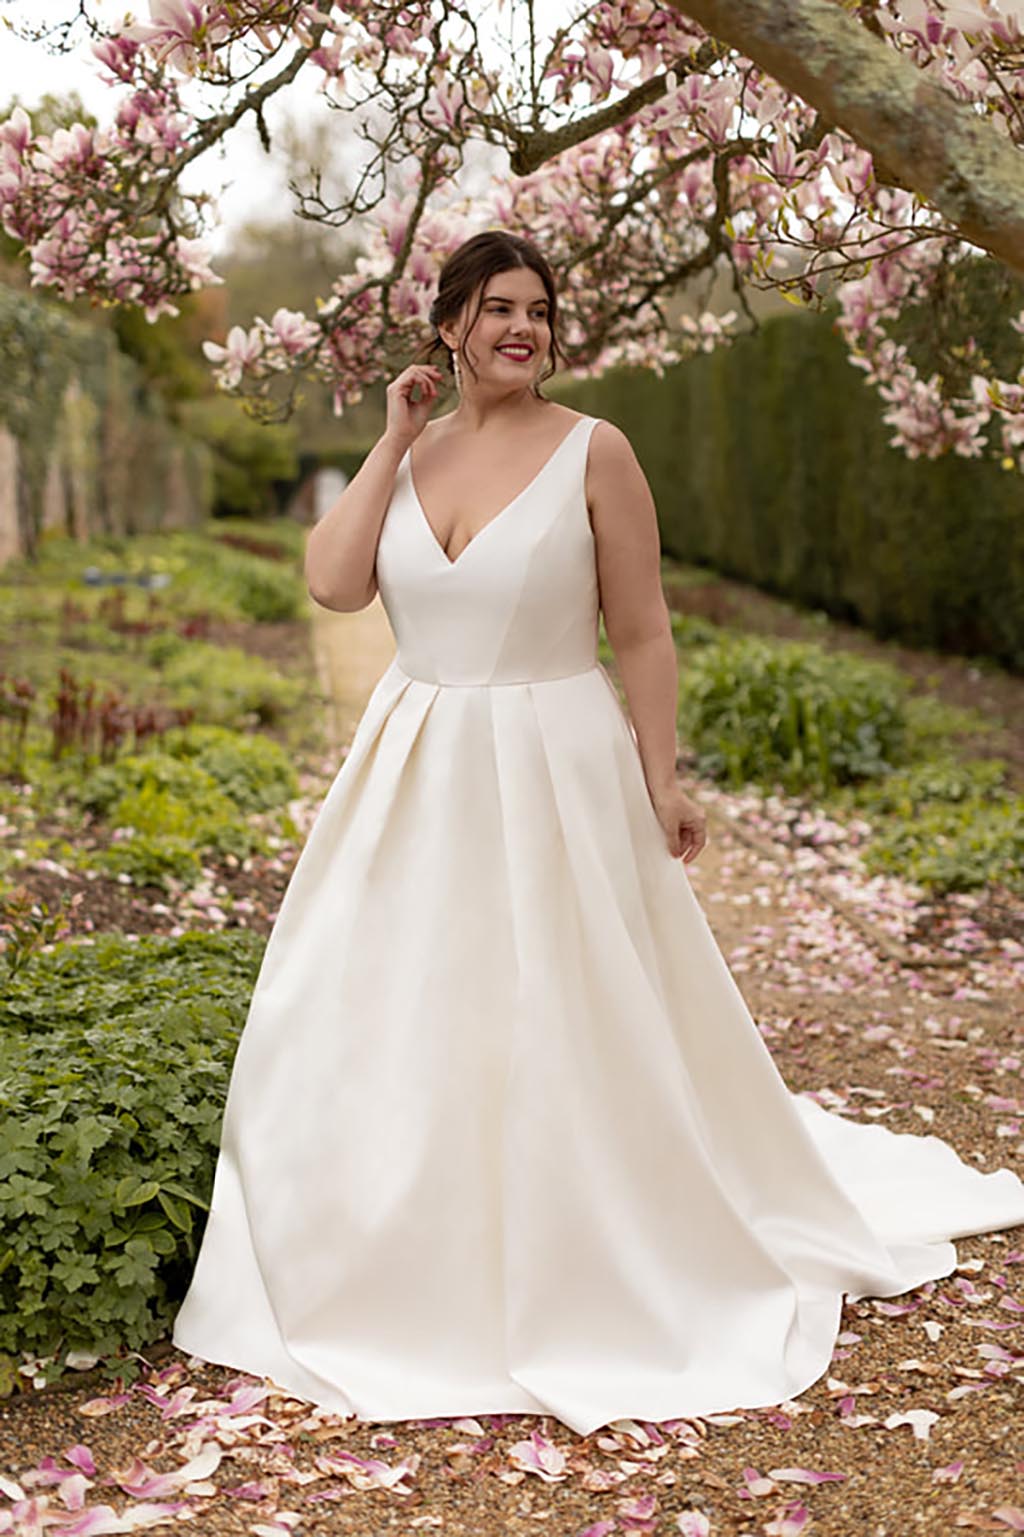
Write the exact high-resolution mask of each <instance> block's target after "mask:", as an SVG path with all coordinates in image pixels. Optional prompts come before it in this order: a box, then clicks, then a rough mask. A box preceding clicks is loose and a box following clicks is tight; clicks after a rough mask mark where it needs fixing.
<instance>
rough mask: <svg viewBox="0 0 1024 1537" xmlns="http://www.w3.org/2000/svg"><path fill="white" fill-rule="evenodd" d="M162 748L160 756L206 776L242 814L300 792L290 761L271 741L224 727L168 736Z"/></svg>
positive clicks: (193, 729)
mask: <svg viewBox="0 0 1024 1537" xmlns="http://www.w3.org/2000/svg"><path fill="white" fill-rule="evenodd" d="M162 745H163V750H164V752H166V753H169V754H171V755H172V756H174V757H176V758H180V759H183V760H185V761H186V762H190V763H192V764H193V765H194V766H195V767H196V768H199V769H202V770H203V771H204V772H205V773H207V774H209V775H210V777H211V778H212V779H214V780H215V781H216V783H217V784H218V786H219V787H220V789H221V790H222V791H223V792H224V794H225V795H227V796H228V797H229V798H230V799H231V800H232V801H234V803H235V805H236V806H237V807H238V808H239V810H240V811H269V810H271V809H272V808H273V807H275V806H283V805H285V804H286V803H287V802H288V801H290V800H294V798H295V797H296V796H297V795H298V793H299V781H298V775H297V774H296V772H295V768H294V766H293V764H292V761H291V759H290V758H289V756H288V754H287V753H286V752H285V751H284V748H283V747H281V746H279V745H278V743H277V742H275V741H273V740H272V739H271V738H270V737H266V736H260V735H258V734H257V733H255V732H252V733H246V734H244V735H243V734H242V733H241V732H239V731H230V730H228V729H227V728H226V727H223V726H185V727H182V728H181V729H180V730H175V731H169V732H168V733H167V734H166V736H165V737H164V738H163V744H162Z"/></svg>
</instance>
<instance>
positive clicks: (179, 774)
mask: <svg viewBox="0 0 1024 1537" xmlns="http://www.w3.org/2000/svg"><path fill="white" fill-rule="evenodd" d="M143 789H156V790H162V791H164V792H165V793H167V794H169V795H172V796H174V797H175V798H176V799H178V800H181V801H190V802H192V804H193V805H201V804H202V802H203V801H204V800H205V798H206V797H207V796H208V795H211V794H217V793H219V792H218V786H217V784H216V782H215V780H214V779H213V778H212V776H211V775H210V774H208V773H206V772H205V771H204V770H203V769H202V768H200V767H199V766H197V765H196V764H194V763H190V762H182V760H181V759H180V758H176V757H172V755H171V754H170V753H166V752H146V753H128V754H126V755H125V757H123V758H118V759H117V760H116V761H115V762H113V763H106V764H103V765H102V767H100V768H96V769H93V771H92V773H91V774H89V776H88V777H87V778H86V779H85V780H83V781H82V784H81V785H80V787H79V788H78V790H77V792H76V795H77V799H78V801H79V803H80V804H81V805H82V806H84V807H85V808H86V810H88V811H94V812H96V813H97V815H98V816H102V817H107V818H109V817H110V813H111V811H112V808H113V807H114V806H115V805H116V804H117V802H118V801H119V800H121V799H123V797H124V796H125V795H128V794H131V793H133V792H137V791H139V790H143Z"/></svg>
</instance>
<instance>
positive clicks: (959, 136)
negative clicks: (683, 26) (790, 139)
mask: <svg viewBox="0 0 1024 1537" xmlns="http://www.w3.org/2000/svg"><path fill="white" fill-rule="evenodd" d="M667 3H668V4H669V5H671V7H672V8H673V9H674V10H677V11H679V13H680V14H681V15H684V16H688V17H690V18H691V20H693V21H696V22H698V23H699V24H700V25H701V26H702V27H703V28H704V29H705V30H706V31H707V32H709V33H711V35H712V36H713V37H717V38H718V39H719V40H720V41H721V42H723V43H728V44H729V46H730V47H732V48H735V49H736V50H737V51H738V52H739V53H742V54H744V55H745V56H746V57H747V58H748V59H751V60H752V61H753V62H754V63H755V64H757V65H758V66H759V67H760V68H761V69H763V70H764V71H765V73H766V74H768V75H771V76H772V78H773V79H775V80H777V81H778V82H779V84H780V85H782V86H784V87H785V88H786V89H787V90H789V91H792V92H793V93H794V94H795V95H796V96H799V97H800V98H801V99H802V100H803V101H805V102H806V103H807V104H808V106H812V107H816V108H817V109H818V111H819V112H820V113H822V115H823V116H824V117H825V119H826V120H827V121H828V122H829V123H832V124H835V126H836V127H837V128H842V129H843V130H844V131H845V132H846V133H847V134H849V136H850V137H851V138H852V139H854V140H855V141H856V142H857V143H858V144H860V145H861V146H862V147H863V148H864V149H866V150H867V151H868V152H869V153H870V154H871V156H872V158H873V159H874V160H875V161H877V162H878V165H879V167H880V168H881V167H883V166H884V167H885V168H886V169H887V170H888V171H891V172H892V173H893V175H894V176H895V178H896V179H897V180H898V181H899V182H900V183H901V184H903V185H905V186H907V187H910V188H912V189H913V191H914V192H916V193H917V194H918V195H919V196H920V197H922V198H925V199H926V200H927V201H928V202H929V203H931V204H933V206H934V207H935V208H936V209H938V211H939V212H940V213H941V214H942V215H943V216H944V217H945V218H946V219H947V220H948V221H949V222H950V223H951V224H955V225H956V227H957V229H959V230H960V232H961V234H962V235H963V236H964V239H965V240H968V241H970V242H971V243H972V244H974V245H977V246H981V247H982V248H983V249H984V250H986V251H989V252H990V253H991V254H992V255H993V256H995V257H997V258H998V259H999V260H1000V261H1002V262H1005V264H1006V265H1007V266H1008V267H1012V268H1014V269H1015V270H1016V271H1018V272H1024V155H1022V152H1021V151H1020V150H1019V149H1018V148H1017V147H1016V146H1015V145H1014V144H1013V143H1012V142H1011V141H1010V140H1009V139H1007V138H1005V137H1004V136H1003V135H1002V134H1001V133H1000V132H999V131H998V130H997V129H996V128H994V127H993V126H992V125H991V124H990V123H988V122H986V121H985V119H983V118H980V117H979V116H978V115H977V113H976V112H975V111H974V109H973V108H972V106H971V104H970V103H969V102H961V101H957V100H956V99H955V97H953V96H952V95H951V94H950V93H949V91H948V90H946V89H945V87H943V86H941V85H938V84H936V83H935V82H934V81H933V80H930V79H928V77H927V76H925V75H923V74H922V73H921V71H920V70H919V69H918V68H917V66H916V65H914V64H912V63H911V62H910V61H909V59H906V58H901V57H900V55H899V54H897V53H896V52H894V50H893V49H892V48H891V47H889V46H888V44H887V43H884V42H883V41H882V40H881V38H878V37H876V36H875V35H874V34H873V33H871V32H870V31H868V30H867V28H866V27H864V26H863V25H862V24H861V23H860V22H858V21H855V20H854V18H853V17H852V16H850V15H848V14H847V13H846V12H845V11H843V10H841V9H840V7H839V5H837V4H836V3H835V0H682V3H680V4H677V3H676V0H667Z"/></svg>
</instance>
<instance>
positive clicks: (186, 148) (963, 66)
mask: <svg viewBox="0 0 1024 1537" xmlns="http://www.w3.org/2000/svg"><path fill="white" fill-rule="evenodd" d="M1022 26H1024V0H998V3H997V0H862V3H859V0H681V4H680V5H679V6H677V5H675V4H662V5H657V4H654V3H653V0H619V3H611V0H597V3H590V4H587V3H579V4H576V5H575V6H573V5H570V4H566V5H565V6H564V7H563V6H562V5H560V4H559V3H558V0H540V3H534V0H499V3H498V5H497V7H496V8H495V7H494V6H491V7H485V6H482V5H473V4H470V3H468V0H401V3H398V0H391V3H388V0H348V3H345V4H344V5H333V4H331V3H330V0H321V3H320V4H318V5H312V4H304V3H302V4H299V3H283V0H277V3H275V0H149V19H148V20H144V21H143V20H138V19H135V18H132V17H130V16H129V17H127V18H126V19H125V20H124V22H123V23H122V24H121V25H119V26H118V27H116V28H114V29H111V28H110V27H109V26H108V27H105V28H104V27H101V26H100V24H99V22H98V21H97V19H96V18H95V16H93V15H91V14H90V7H89V0H79V13H78V15H77V16H76V17H75V18H73V19H69V21H68V22H67V24H66V26H65V31H64V34H63V37H62V39H61V41H62V45H63V46H65V47H70V46H73V45H77V43H78V41H79V38H80V35H81V31H82V29H85V30H86V32H87V34H88V35H89V37H90V38H91V46H92V53H93V54H94V56H95V59H96V64H97V68H98V69H99V70H100V71H102V74H103V78H104V79H105V80H106V81H107V82H108V83H109V85H110V87H111V88H112V109H111V121H110V123H109V126H101V127H98V128H95V129H91V128H87V127H86V126H84V125H75V126H72V127H70V128H67V129H60V130H58V131H57V132H55V133H53V134H51V135H45V134H40V135H38V136H34V135H33V132H32V127H31V123H30V120H29V118H28V116H27V114H26V113H25V112H24V111H23V110H22V109H21V108H17V109H15V111H14V112H13V113H12V114H11V116H10V117H9V118H8V119H7V120H6V121H5V122H4V123H3V124H0V215H2V219H3V226H4V228H5V230H6V231H7V232H8V234H10V235H11V236H13V237H14V238H15V239H16V240H17V241H18V242H19V243H20V244H21V245H22V246H23V248H24V250H25V252H26V253H27V256H28V259H29V262H30V266H31V274H32V281H33V283H35V284H37V285H39V286H42V287H50V288H54V289H56V290H57V291H58V292H59V293H60V294H61V295H62V296H63V297H64V298H72V297H74V296H77V295H91V296H93V298H94V300H95V302H97V303H122V304H125V303H126V304H132V305H138V306H141V307H143V308H144V311H145V314H146V316H147V317H148V318H149V319H151V320H152V319H155V318H156V317H158V316H159V315H161V314H165V313H166V314H176V313H177V307H176V305H175V302H174V301H175V298H176V297H179V296H181V295H183V294H185V293H187V292H188V291H189V290H191V289H195V288H200V287H204V286H207V285H210V284H213V283H217V282H219V281H221V280H220V279H219V278H218V277H217V275H216V274H215V273H214V271H213V270H212V269H211V266H210V256H209V248H208V245H207V243H206V241H205V239H204V235H205V234H206V233H207V232H208V219H209V217H210V209H209V206H208V201H207V200H206V199H205V198H204V197H203V196H202V195H199V196H196V195H192V196H190V195H186V194H185V193H184V192H183V191H182V190H181V187H180V177H181V174H182V172H183V171H184V169H185V167H186V166H188V165H189V164H190V163H191V162H192V161H194V160H195V159H197V157H199V156H200V155H203V154H204V153H206V152H208V151H210V150H211V149H212V148H213V147H214V146H216V145H217V144H218V143H219V142H220V141H221V140H223V139H224V138H225V136H227V135H229V134H230V133H231V132H232V131H233V130H234V129H235V128H236V127H237V125H238V124H239V123H241V122H242V121H243V120H244V119H246V118H247V117H248V116H249V115H250V114H252V116H253V117H254V119H255V121H256V123H257V124H258V126H259V128H260V132H261V134H262V136H263V138H264V143H265V144H266V145H267V147H268V148H269V141H268V138H267V129H266V126H265V123H264V116H263V114H264V111H265V108H266V104H267V103H268V101H270V99H271V98H272V97H273V96H274V95H275V93H277V92H279V91H281V90H283V89H284V88H285V87H286V86H289V85H291V83H292V82H294V81H295V80H297V79H298V78H299V77H300V76H301V77H302V78H303V79H305V80H308V82H309V91H310V93H316V94H317V95H318V96H319V98H320V99H321V100H322V105H323V110H324V111H333V112H336V113H338V114H340V115H339V116H338V117H337V119H336V122H337V131H338V132H339V133H342V134H345V135H346V136H347V139H348V141H349V142H351V144H352V145H353V146H358V148H359V152H360V156H359V171H358V175H357V176H356V177H355V178H354V179H353V184H352V185H351V186H350V187H348V188H347V189H346V190H345V192H344V195H341V196H337V197H331V196H330V195H328V193H327V192H326V191H325V189H324V187H323V185H322V182H321V178H320V177H319V175H318V173H316V172H315V171H313V170H311V175H310V181H309V184H308V185H307V186H306V187H304V188H302V187H297V186H295V187H293V189H292V190H293V193H294V195H295V198H296V213H297V214H298V215H299V216H302V217H305V218H314V219H318V220H322V221H323V222H324V223H325V224H328V225H331V226H335V227H341V226H344V225H346V224H348V223H350V222H354V224H355V225H356V227H358V229H359V230H360V232H361V237H362V253H363V254H362V255H361V256H360V257H359V258H358V259H357V261H356V263H355V270H354V271H352V272H346V273H344V274H341V275H339V276H338V277H337V279H336V280H335V282H334V283H333V285H332V289H331V291H330V292H329V293H328V294H327V295H325V296H324V297H322V298H321V299H319V300H318V301H317V305H316V313H315V314H309V315H307V314H302V313H299V312H296V311H293V310H287V309H283V308H282V309H278V310H277V311H276V312H275V313H274V314H273V315H272V316H270V318H269V319H267V318H264V317H263V316H255V317H254V318H253V321H252V323H251V325H249V326H246V327H242V326H236V327H234V328H233V329H232V330H231V331H230V332H229V334H228V336H227V338H226V344H225V345H223V346H221V345H218V344H215V343H213V342H207V343H206V351H207V354H208V356H209V357H210V359H211V361H212V362H213V363H214V365H215V371H216V374H217V378H218V382H219V384H220V385H221V387H223V388H224V389H225V390H227V391H229V392H233V393H236V394H240V395H243V396H245V397H247V398H248V399H249V400H250V401H251V403H252V405H251V408H252V409H253V410H254V411H256V412H257V413H258V414H264V415H266V416H268V417H269V416H271V415H274V414H281V413H282V412H287V410H288V409H290V401H291V398H292V396H293V394H294V387H295V383H296V381H298V380H299V379H301V378H302V377H311V378H315V379H319V380H322V381H324V382H325V384H326V385H327V386H329V387H330V389H331V390H332V391H333V399H334V407H335V411H336V412H338V413H339V414H340V412H341V411H342V410H343V408H344V405H345V404H346V403H348V402H353V401H356V400H358V399H359V398H360V394H361V391H362V390H363V388H364V387H365V386H366V385H367V384H368V383H370V382H372V381H374V380H376V379H379V378H381V377H382V376H384V375H387V374H389V373H390V372H391V371H392V370H393V369H394V367H395V366H396V363H401V362H404V361H406V360H407V359H408V357H409V356H410V354H411V352H412V351H413V350H414V349H415V348H416V347H417V346H418V345H419V344H420V343H422V342H423V340H424V339H425V338H426V337H427V336H428V335H429V334H430V333H429V328H428V324H427V314H428V310H429V305H430V301H431V298H432V296H433V292H434V285H435V281H436V277H437V273H438V270H439V268H440V265H441V263H442V262H443V261H444V259H445V257H446V256H447V255H448V253H449V252H450V251H451V250H452V249H453V248H454V247H455V246H456V245H457V244H458V243H459V242H460V241H461V240H462V239H463V238H465V236H466V235H467V234H470V233H473V232H475V231H476V230H478V229H481V228H483V227H486V226H488V225H494V224H497V225H501V226H504V227H506V228H509V229H512V230H517V231H520V232H522V233H525V234H528V235H530V236H531V237H532V238H534V239H535V240H536V241H537V242H538V244H539V245H540V246H541V248H542V249H543V250H544V252H545V253H546V255H547V256H548V258H549V259H550V261H551V263H552V266H553V267H554V269H555V272H556V275H557V278H558V282H559V289H560V296H561V298H560V303H561V306H562V311H563V315H564V342H565V350H566V353H567V355H568V357H569V360H570V363H571V366H572V368H573V370H574V372H575V373H577V374H578V375H581V376H582V375H592V374H597V373H600V372H602V371H604V370H605V369H607V368H609V367H611V366H613V365H616V364H623V363H627V364H641V365H645V366H648V367H652V368H654V369H656V370H660V369H661V368H663V367H664V366H665V365H666V364H669V363H672V362H676V361H678V360H679V359H681V358H683V357H685V356H686V355H688V354H689V353H692V352H693V351H695V350H698V349H701V350H705V351H708V350H711V349H712V348H713V347H715V346H717V345H720V344H722V343H724V342H727V341H728V340H729V339H730V338H731V337H732V336H733V335H735V334H736V332H737V331H738V330H740V329H744V328H746V327H748V326H749V324H751V323H752V321H753V316H752V314H751V311H750V306H749V298H748V296H749V293H750V291H751V290H752V289H758V288H774V289H776V290H778V291H780V292H782V293H784V294H785V295H786V296H787V297H790V298H791V299H792V300H793V301H794V302H796V303H799V304H805V305H810V306H812V307H820V306H821V305H822V304H823V303H824V302H825V300H826V299H828V300H830V301H832V302H833V303H834V304H835V306H836V314H837V320H836V325H837V327H838V329H839V330H840V332H841V334H842V336H843V338H844V339H845V342H846V344H847V345H848V347H849V350H850V357H851V361H852V362H853V363H854V364H855V365H857V366H858V367H860V368H863V369H864V371H865V375H866V378H867V380H868V382H870V383H871V384H873V385H874V386H875V387H876V388H877V389H878V391H879V393H880V394H881V396H882V397H883V399H884V401H885V403H886V405H885V419H886V421H887V422H889V423H890V424H891V426H892V427H893V429H894V433H893V437H892V442H893V443H894V444H896V445H898V446H900V447H902V448H903V449H904V450H905V451H906V452H907V453H908V454H909V455H911V456H917V455H921V454H925V455H928V456H932V457H934V456H937V455H940V454H943V453H946V452H949V451H954V452H956V453H958V454H961V455H965V456H983V455H984V456H987V455H990V454H991V455H995V456H996V457H997V458H999V459H1000V460H1001V461H1002V462H1003V463H1004V464H1005V465H1006V467H1007V468H1024V368H1021V366H1020V359H1019V342H1018V340H1017V338H1018V337H1019V335H1020V333H1021V332H1022V331H1024V311H1022V312H1021V313H1020V314H1018V315H1017V316H1016V317H1014V316H1013V314H1012V310H1011V312H1009V313H1007V315H1006V319H1005V322H1004V324H1005V327H1006V332H1007V334H1006V336H1005V337H1004V338H1003V342H1004V343H1005V342H1012V343H1013V344H1014V345H1013V346H1012V347H1011V348H1008V347H1007V346H1006V345H1002V346H1001V348H1000V350H999V356H1000V357H1001V358H1003V359H1005V358H1011V359H1013V360H1014V361H1013V363H1012V364H1011V366H1010V367H1007V366H1005V364H1004V367H1003V368H1002V369H998V368H996V367H995V366H994V364H993V363H992V361H991V360H990V358H989V356H988V355H987V351H986V348H985V347H984V346H982V345H981V344H980V343H979V342H978V340H977V339H976V337H974V336H973V335H971V334H966V335H963V336H962V337H961V338H960V339H959V341H958V343H957V345H956V346H950V348H949V350H948V356H947V357H946V358H944V359H940V361H942V363H943V365H944V366H942V367H941V368H933V371H932V372H931V373H930V374H929V375H928V376H927V377H925V373H926V370H925V369H921V368H919V367H918V366H917V365H916V364H915V359H914V357H913V356H912V355H911V349H909V348H908V347H907V345H906V343H905V341H901V340H900V339H899V337H900V322H901V318H902V316H903V313H904V311H905V310H906V309H907V308H908V307H909V306H914V305H920V304H921V303H922V302H925V301H928V300H929V299H930V298H931V299H934V300H935V301H936V303H938V302H939V301H940V300H941V298H942V296H943V295H944V294H947V293H948V292H949V291H950V275H951V274H954V275H955V274H956V273H957V272H958V271H963V270H966V269H967V267H968V266H971V267H976V265H977V262H978V260H979V258H982V259H984V261H986V262H988V263H989V264H990V265H992V266H995V265H996V264H1000V270H1003V271H1005V272H1007V273H1008V274H1009V275H1012V277H1013V279H1014V283H1015V281H1016V278H1017V276H1019V275H1024V159H1022V157H1021V152H1020V151H1021V146H1022V145H1024V34H1022ZM199 87H201V88H202V94H203V96H204V98H205V99H206V101H207V103H208V106H207V108H206V109H205V110H204V111H202V112H199V111H197V110H196V108H195V107H194V105H193V106H191V107H190V108H189V109H186V107H185V105H184V102H183V97H184V96H185V95H188V94H191V93H195V92H196V91H197V90H198V89H199ZM474 142H476V143H479V144H483V145H487V146H490V147H491V149H490V153H491V155H492V156H493V155H500V156H501V171H500V174H498V175H496V176H495V177H494V179H493V184H492V185H491V187H490V189H489V190H488V192H487V193H486V195H485V196H483V197H481V196H480V195H476V196H474V197H473V198H472V199H471V200H470V199H467V198H466V196H465V195H464V192H463V191H462V190H461V189H462V187H463V181H462V178H461V177H460V172H462V171H463V168H464V165H465V163H466V156H467V152H468V151H469V150H470V147H471V146H472V145H473V144H474ZM721 272H725V273H726V274H727V275H729V277H730V278H731V281H732V284H733V286H734V290H735V295H736V299H735V309H734V310H732V311H730V312H729V313H728V314H724V315H722V314H713V313H711V312H710V311H709V312H706V313H704V314H699V315H697V316H696V317H694V316H691V315H688V314H684V315H683V316H682V317H681V318H679V317H678V316H677V318H675V319H672V318H671V317H672V316H673V314H675V313H676V311H677V309H678V306H673V305H672V304H671V303H670V300H671V299H672V297H673V296H674V295H676V294H678V292H679V290H680V288H681V287H683V286H684V285H691V286H692V281H693V280H694V279H697V278H699V277H700V276H701V275H704V276H706V277H707V279H708V280H709V287H710V280H711V279H713V278H715V277H717V276H718V274H719V273H721ZM989 350H991V349H989ZM947 363H948V366H945V364H947ZM1000 372H1003V373H1009V374H1010V377H1005V378H1003V377H999V376H998V375H999V373H1000Z"/></svg>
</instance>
